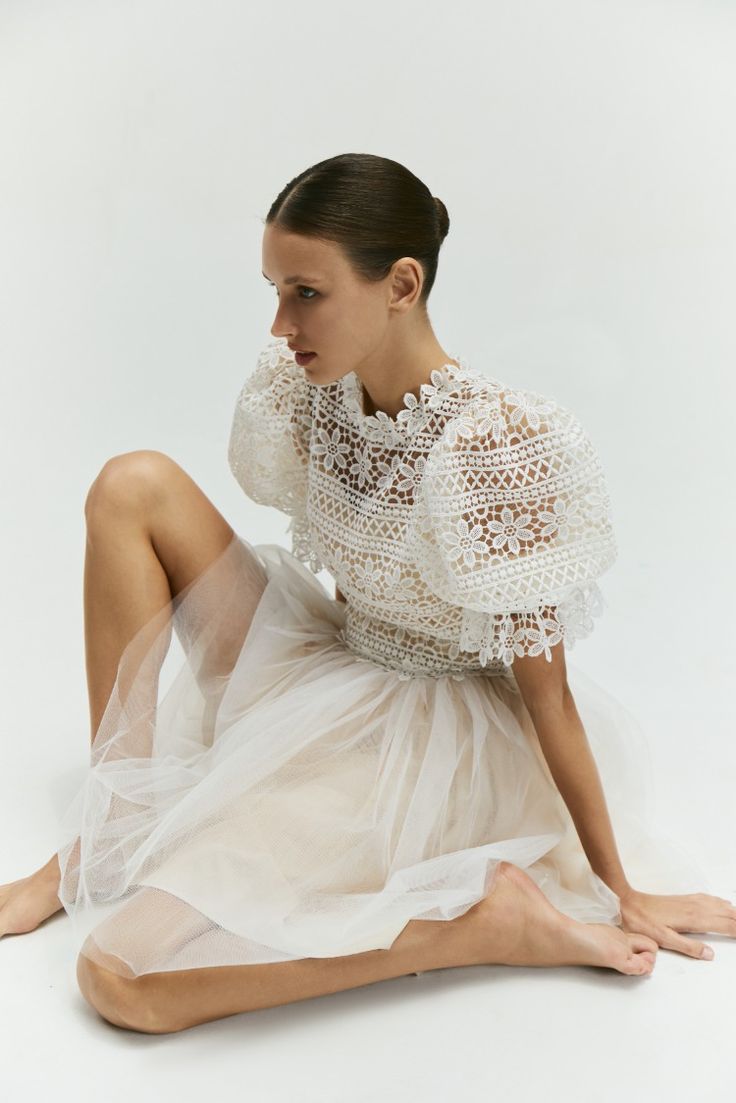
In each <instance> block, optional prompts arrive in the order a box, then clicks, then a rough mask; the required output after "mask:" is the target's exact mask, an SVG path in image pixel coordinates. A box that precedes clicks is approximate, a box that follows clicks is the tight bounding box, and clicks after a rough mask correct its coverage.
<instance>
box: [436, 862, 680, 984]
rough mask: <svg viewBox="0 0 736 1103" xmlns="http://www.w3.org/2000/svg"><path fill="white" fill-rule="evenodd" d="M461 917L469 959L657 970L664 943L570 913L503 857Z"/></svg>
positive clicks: (635, 971) (631, 971)
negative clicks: (582, 920)
mask: <svg viewBox="0 0 736 1103" xmlns="http://www.w3.org/2000/svg"><path fill="white" fill-rule="evenodd" d="M457 922H458V923H459V924H460V925H462V924H463V923H465V926H464V928H462V927H461V930H462V934H461V938H462V939H463V956H464V958H466V960H465V961H464V962H463V964H476V965H484V964H487V965H491V964H499V965H599V966H603V967H607V968H609V969H616V970H618V972H619V973H628V974H645V973H651V972H652V970H653V968H654V962H655V958H656V954H657V950H658V949H659V946H658V944H657V943H656V942H655V941H654V939H652V938H648V937H647V936H646V935H639V934H628V933H627V932H625V931H622V930H621V929H620V928H619V927H614V926H611V925H609V924H606V923H580V922H578V921H577V920H576V919H571V918H570V917H569V916H567V915H564V914H563V913H562V912H560V911H558V910H557V908H555V907H554V905H553V904H552V903H551V902H550V901H549V900H548V899H547V897H546V896H545V895H544V893H543V892H542V890H541V889H540V888H539V886H538V885H536V884H535V883H534V881H533V880H532V878H531V877H529V875H528V874H526V873H525V872H524V871H523V870H522V869H520V868H519V867H518V866H515V865H512V864H511V863H510V862H500V863H499V867H498V870H497V873H496V880H495V882H494V885H493V887H492V889H491V891H490V892H489V894H488V895H487V896H485V897H484V898H483V899H482V900H480V901H479V902H478V903H477V904H474V905H473V907H472V908H470V909H469V910H468V911H467V912H465V913H464V914H463V915H462V916H461V917H460V918H459V920H458V921H457ZM467 959H469V960H467Z"/></svg>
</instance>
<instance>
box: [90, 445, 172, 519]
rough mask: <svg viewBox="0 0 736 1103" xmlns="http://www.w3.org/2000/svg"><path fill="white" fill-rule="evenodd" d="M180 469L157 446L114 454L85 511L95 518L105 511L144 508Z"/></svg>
mask: <svg viewBox="0 0 736 1103" xmlns="http://www.w3.org/2000/svg"><path fill="white" fill-rule="evenodd" d="M177 468H178V465H177V464H176V463H175V461H174V460H172V459H171V457H169V456H167V455H166V454H165V453H164V452H157V451H155V450H154V449H145V448H142V449H138V450H137V451H135V452H123V453H122V454H121V455H119V456H112V457H111V458H110V459H109V460H107V461H106V463H104V464H103V466H102V467H101V469H100V471H99V473H98V475H97V477H96V478H95V480H94V482H93V483H92V485H91V486H90V488H89V491H88V492H87V498H86V500H85V503H84V514H85V517H86V518H87V521H88V522H89V521H91V520H93V519H94V517H95V516H96V515H97V514H98V513H101V512H109V511H110V510H111V509H112V510H115V511H120V510H127V509H130V508H133V509H136V510H140V509H142V508H144V507H146V506H148V505H149V504H150V503H151V502H152V501H154V500H155V499H156V498H157V497H159V496H160V495H161V493H162V491H163V490H164V489H165V487H166V484H167V481H168V480H169V479H170V478H171V476H172V474H173V472H174V471H175V470H176V469H177Z"/></svg>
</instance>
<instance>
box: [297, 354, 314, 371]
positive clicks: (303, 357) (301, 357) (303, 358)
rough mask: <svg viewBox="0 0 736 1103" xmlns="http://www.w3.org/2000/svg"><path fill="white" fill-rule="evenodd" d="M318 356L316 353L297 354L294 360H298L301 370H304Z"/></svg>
mask: <svg viewBox="0 0 736 1103" xmlns="http://www.w3.org/2000/svg"><path fill="white" fill-rule="evenodd" d="M316 355H317V353H316V352H295V353H294V359H295V360H296V362H297V364H298V365H299V367H300V368H304V367H306V365H307V364H309V363H310V362H311V361H312V360H314V358H315V356H316Z"/></svg>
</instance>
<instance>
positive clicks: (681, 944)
mask: <svg viewBox="0 0 736 1103" xmlns="http://www.w3.org/2000/svg"><path fill="white" fill-rule="evenodd" d="M659 945H660V946H661V947H662V949H663V950H675V951H676V952H677V953H679V954H685V955H686V956H687V957H697V958H701V959H703V960H705V961H712V960H713V958H714V957H715V954H714V953H713V947H712V946H708V945H706V943H705V942H696V941H695V940H694V939H692V938H685V937H683V935H680V934H678V933H677V931H674V930H673V929H672V928H671V927H666V928H665V929H664V930H663V931H662V935H661V937H660V939H659Z"/></svg>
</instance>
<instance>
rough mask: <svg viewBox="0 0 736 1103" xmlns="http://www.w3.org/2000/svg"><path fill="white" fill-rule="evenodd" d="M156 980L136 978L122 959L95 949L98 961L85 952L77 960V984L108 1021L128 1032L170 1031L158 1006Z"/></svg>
mask: <svg viewBox="0 0 736 1103" xmlns="http://www.w3.org/2000/svg"><path fill="white" fill-rule="evenodd" d="M103 961H104V964H103ZM154 980H155V978H154V977H153V976H152V975H149V974H144V975H143V976H140V977H137V976H135V975H133V974H132V973H131V972H130V970H129V969H128V967H127V966H126V965H125V963H124V962H123V961H122V960H121V959H120V958H115V957H114V956H113V955H111V954H103V953H102V951H100V950H95V959H94V960H93V959H91V958H90V957H87V955H86V954H84V953H80V954H79V957H78V958H77V983H78V984H79V990H80V991H81V993H82V995H83V996H84V998H85V1000H86V1001H87V1003H88V1004H89V1005H90V1007H93V1008H94V1010H95V1011H96V1012H97V1013H98V1014H99V1015H101V1016H102V1018H103V1019H106V1020H107V1022H109V1023H112V1024H113V1026H120V1027H123V1028H124V1029H126V1030H136V1031H138V1032H139V1033H143V1034H164V1033H167V1032H168V1031H167V1028H166V1026H165V1024H164V1023H163V1021H162V1018H161V1016H160V1014H159V1009H158V1008H157V1006H156V1000H155V986H154V984H153V982H154Z"/></svg>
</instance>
